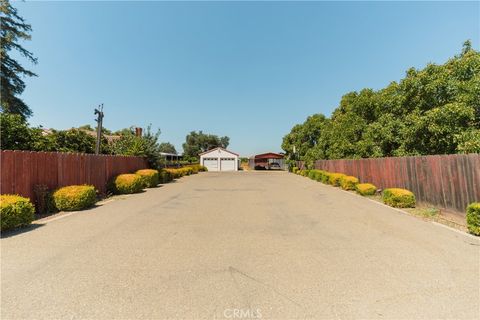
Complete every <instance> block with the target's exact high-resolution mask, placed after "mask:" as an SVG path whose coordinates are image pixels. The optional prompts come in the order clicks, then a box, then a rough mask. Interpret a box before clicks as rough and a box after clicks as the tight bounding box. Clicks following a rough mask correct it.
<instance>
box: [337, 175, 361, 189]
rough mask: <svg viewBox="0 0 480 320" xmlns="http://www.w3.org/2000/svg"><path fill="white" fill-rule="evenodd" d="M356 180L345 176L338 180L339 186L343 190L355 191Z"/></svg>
mask: <svg viewBox="0 0 480 320" xmlns="http://www.w3.org/2000/svg"><path fill="white" fill-rule="evenodd" d="M357 184H358V179H357V178H356V177H354V176H345V177H342V178H340V186H341V187H342V189H343V190H355V186H356V185H357Z"/></svg>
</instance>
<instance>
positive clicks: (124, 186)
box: [111, 173, 143, 194]
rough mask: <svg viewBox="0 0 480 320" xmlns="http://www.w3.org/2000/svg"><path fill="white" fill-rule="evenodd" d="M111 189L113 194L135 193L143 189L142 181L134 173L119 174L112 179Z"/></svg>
mask: <svg viewBox="0 0 480 320" xmlns="http://www.w3.org/2000/svg"><path fill="white" fill-rule="evenodd" d="M111 189H112V191H113V192H114V193H115V194H127V193H137V192H140V191H142V189H143V179H142V177H141V176H140V175H138V174H135V173H127V174H120V175H118V176H116V177H115V179H113V181H112V184H111Z"/></svg>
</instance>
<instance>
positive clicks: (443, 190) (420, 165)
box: [315, 154, 480, 212]
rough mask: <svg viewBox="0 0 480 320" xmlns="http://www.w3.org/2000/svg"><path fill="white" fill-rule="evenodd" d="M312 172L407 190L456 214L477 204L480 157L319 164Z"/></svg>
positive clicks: (442, 156)
mask: <svg viewBox="0 0 480 320" xmlns="http://www.w3.org/2000/svg"><path fill="white" fill-rule="evenodd" d="M315 168H317V169H322V170H326V171H330V172H341V173H345V174H348V175H352V176H355V177H358V178H359V179H360V182H371V183H373V184H374V185H376V186H377V187H378V188H381V189H384V188H389V187H399V188H406V189H408V190H411V191H412V192H413V193H414V194H415V196H416V198H417V201H419V202H423V203H429V204H432V205H435V206H438V207H441V208H447V209H452V210H455V211H459V212H465V209H466V207H467V205H468V204H469V203H471V202H475V201H480V154H468V155H463V154H456V155H435V156H418V157H399V158H393V157H392V158H370V159H356V160H318V161H316V163H315Z"/></svg>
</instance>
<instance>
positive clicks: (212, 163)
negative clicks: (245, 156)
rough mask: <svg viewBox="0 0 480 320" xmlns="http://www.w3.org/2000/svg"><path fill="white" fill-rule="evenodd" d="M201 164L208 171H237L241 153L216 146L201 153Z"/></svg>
mask: <svg viewBox="0 0 480 320" xmlns="http://www.w3.org/2000/svg"><path fill="white" fill-rule="evenodd" d="M199 156H200V164H201V165H203V166H205V167H206V168H207V169H208V171H237V170H238V162H239V155H238V154H237V153H235V152H232V151H228V150H227V149H224V148H220V147H218V148H215V149H211V150H208V151H205V152H203V153H200V154H199Z"/></svg>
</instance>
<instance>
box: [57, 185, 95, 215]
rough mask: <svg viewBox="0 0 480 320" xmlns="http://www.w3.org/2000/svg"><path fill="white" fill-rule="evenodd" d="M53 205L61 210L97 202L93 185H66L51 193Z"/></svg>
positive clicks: (87, 206)
mask: <svg viewBox="0 0 480 320" xmlns="http://www.w3.org/2000/svg"><path fill="white" fill-rule="evenodd" d="M53 202H54V203H55V207H57V209H58V210H61V211H74V210H83V209H86V208H89V207H91V206H93V205H94V204H95V202H97V191H96V190H95V187H94V186H89V185H81V186H75V185H74V186H67V187H63V188H60V189H58V190H56V191H55V192H54V193H53Z"/></svg>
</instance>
